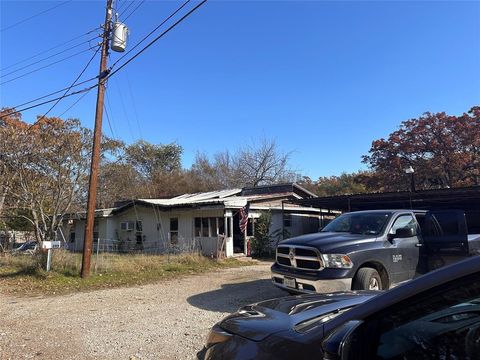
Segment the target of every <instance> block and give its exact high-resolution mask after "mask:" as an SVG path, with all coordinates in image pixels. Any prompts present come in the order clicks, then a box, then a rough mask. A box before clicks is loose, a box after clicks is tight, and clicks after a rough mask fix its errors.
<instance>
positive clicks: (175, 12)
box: [111, 0, 192, 68]
mask: <svg viewBox="0 0 480 360" xmlns="http://www.w3.org/2000/svg"><path fill="white" fill-rule="evenodd" d="M190 1H192V0H187V1H185V2H184V3H183V4H182V5H181V6H180V7H179V8H178V9H177V10H175V11H174V12H173V13H171V14H170V15H169V16H168V17H167V18H166V19H165V20H163V21H162V22H161V23H160V24H159V25H158V26H157V27H156V28H155V29H153V30H152V31H150V32H149V33H148V34H147V35H145V36H144V37H143V38H142V39H141V40H140V41H139V42H138V43H136V44H135V45H134V46H133V47H132V48H131V49H130V50H128V51H127V52H126V53H125V54H123V55H122V56H121V57H120V58H119V59H118V60H117V61H115V62H114V63H113V65H112V66H111V68H113V67H114V66H115V65H116V64H117V63H118V62H119V61H121V60H122V59H123V58H124V57H125V56H127V55H128V54H130V53H131V52H132V51H133V50H135V49H136V48H137V47H138V46H140V44H141V43H142V42H144V41H145V40H146V39H147V38H148V37H150V35H152V34H153V33H154V32H155V31H157V30H158V29H159V28H160V27H162V26H163V25H164V24H165V23H166V22H167V21H168V20H170V19H171V18H172V17H174V16H175V15H176V14H177V13H178V12H179V11H180V10H182V9H183V8H184V7H185V6H186V5H187V4H188V3H189V2H190Z"/></svg>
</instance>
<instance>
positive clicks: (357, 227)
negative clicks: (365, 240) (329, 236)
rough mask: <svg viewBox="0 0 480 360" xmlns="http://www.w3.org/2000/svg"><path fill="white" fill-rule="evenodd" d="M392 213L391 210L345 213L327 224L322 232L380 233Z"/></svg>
mask: <svg viewBox="0 0 480 360" xmlns="http://www.w3.org/2000/svg"><path fill="white" fill-rule="evenodd" d="M390 215H391V213H390V212H372V213H348V214H343V215H340V216H339V217H338V218H336V219H335V220H333V221H332V222H331V223H330V224H328V225H327V226H325V227H324V228H323V229H322V232H346V233H351V234H363V235H378V234H380V233H381V232H382V231H383V229H384V228H385V225H386V224H387V221H388V219H389V218H390Z"/></svg>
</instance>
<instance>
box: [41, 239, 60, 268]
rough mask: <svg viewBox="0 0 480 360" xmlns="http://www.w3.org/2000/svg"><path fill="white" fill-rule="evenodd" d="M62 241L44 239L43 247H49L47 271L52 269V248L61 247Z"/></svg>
mask: <svg viewBox="0 0 480 360" xmlns="http://www.w3.org/2000/svg"><path fill="white" fill-rule="evenodd" d="M61 246H62V243H61V242H60V241H44V242H43V243H42V249H47V271H50V268H51V266H52V249H60V248H61Z"/></svg>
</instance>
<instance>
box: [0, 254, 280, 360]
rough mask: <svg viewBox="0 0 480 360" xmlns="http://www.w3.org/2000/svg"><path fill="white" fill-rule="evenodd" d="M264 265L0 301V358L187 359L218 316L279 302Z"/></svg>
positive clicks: (191, 355)
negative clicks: (268, 301) (264, 302)
mask: <svg viewBox="0 0 480 360" xmlns="http://www.w3.org/2000/svg"><path fill="white" fill-rule="evenodd" d="M269 266H270V264H269V263H265V262H263V263H259V264H258V265H254V266H247V267H241V268H232V269H225V270H219V271H216V272H212V273H206V274H201V275H192V276H188V277H184V278H182V279H177V280H170V281H165V282H162V283H157V284H152V285H144V286H139V287H132V288H122V289H111V290H99V291H93V292H89V293H78V294H71V295H65V296H58V297H50V298H43V297H42V298H14V297H9V296H5V295H0V359H1V360H4V359H193V358H195V356H196V353H197V351H199V350H201V348H202V346H203V343H204V340H205V336H206V334H207V332H208V330H209V328H210V327H211V326H212V325H213V324H214V323H215V322H217V321H219V320H220V319H222V318H223V317H224V316H225V315H227V314H228V313H231V312H233V311H235V310H237V309H238V307H240V306H242V305H245V304H248V303H251V302H256V301H260V300H265V299H269V298H274V297H279V296H285V293H284V292H282V291H280V290H278V289H276V288H274V286H273V285H272V284H271V282H270V270H269Z"/></svg>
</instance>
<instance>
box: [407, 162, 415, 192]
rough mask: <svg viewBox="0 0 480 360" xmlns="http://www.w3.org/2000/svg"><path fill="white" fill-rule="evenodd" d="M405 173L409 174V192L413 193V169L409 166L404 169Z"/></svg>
mask: <svg viewBox="0 0 480 360" xmlns="http://www.w3.org/2000/svg"><path fill="white" fill-rule="evenodd" d="M405 173H407V174H410V191H411V192H415V178H414V176H415V175H414V174H415V170H414V169H413V167H411V166H409V167H408V168H406V169H405Z"/></svg>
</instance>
